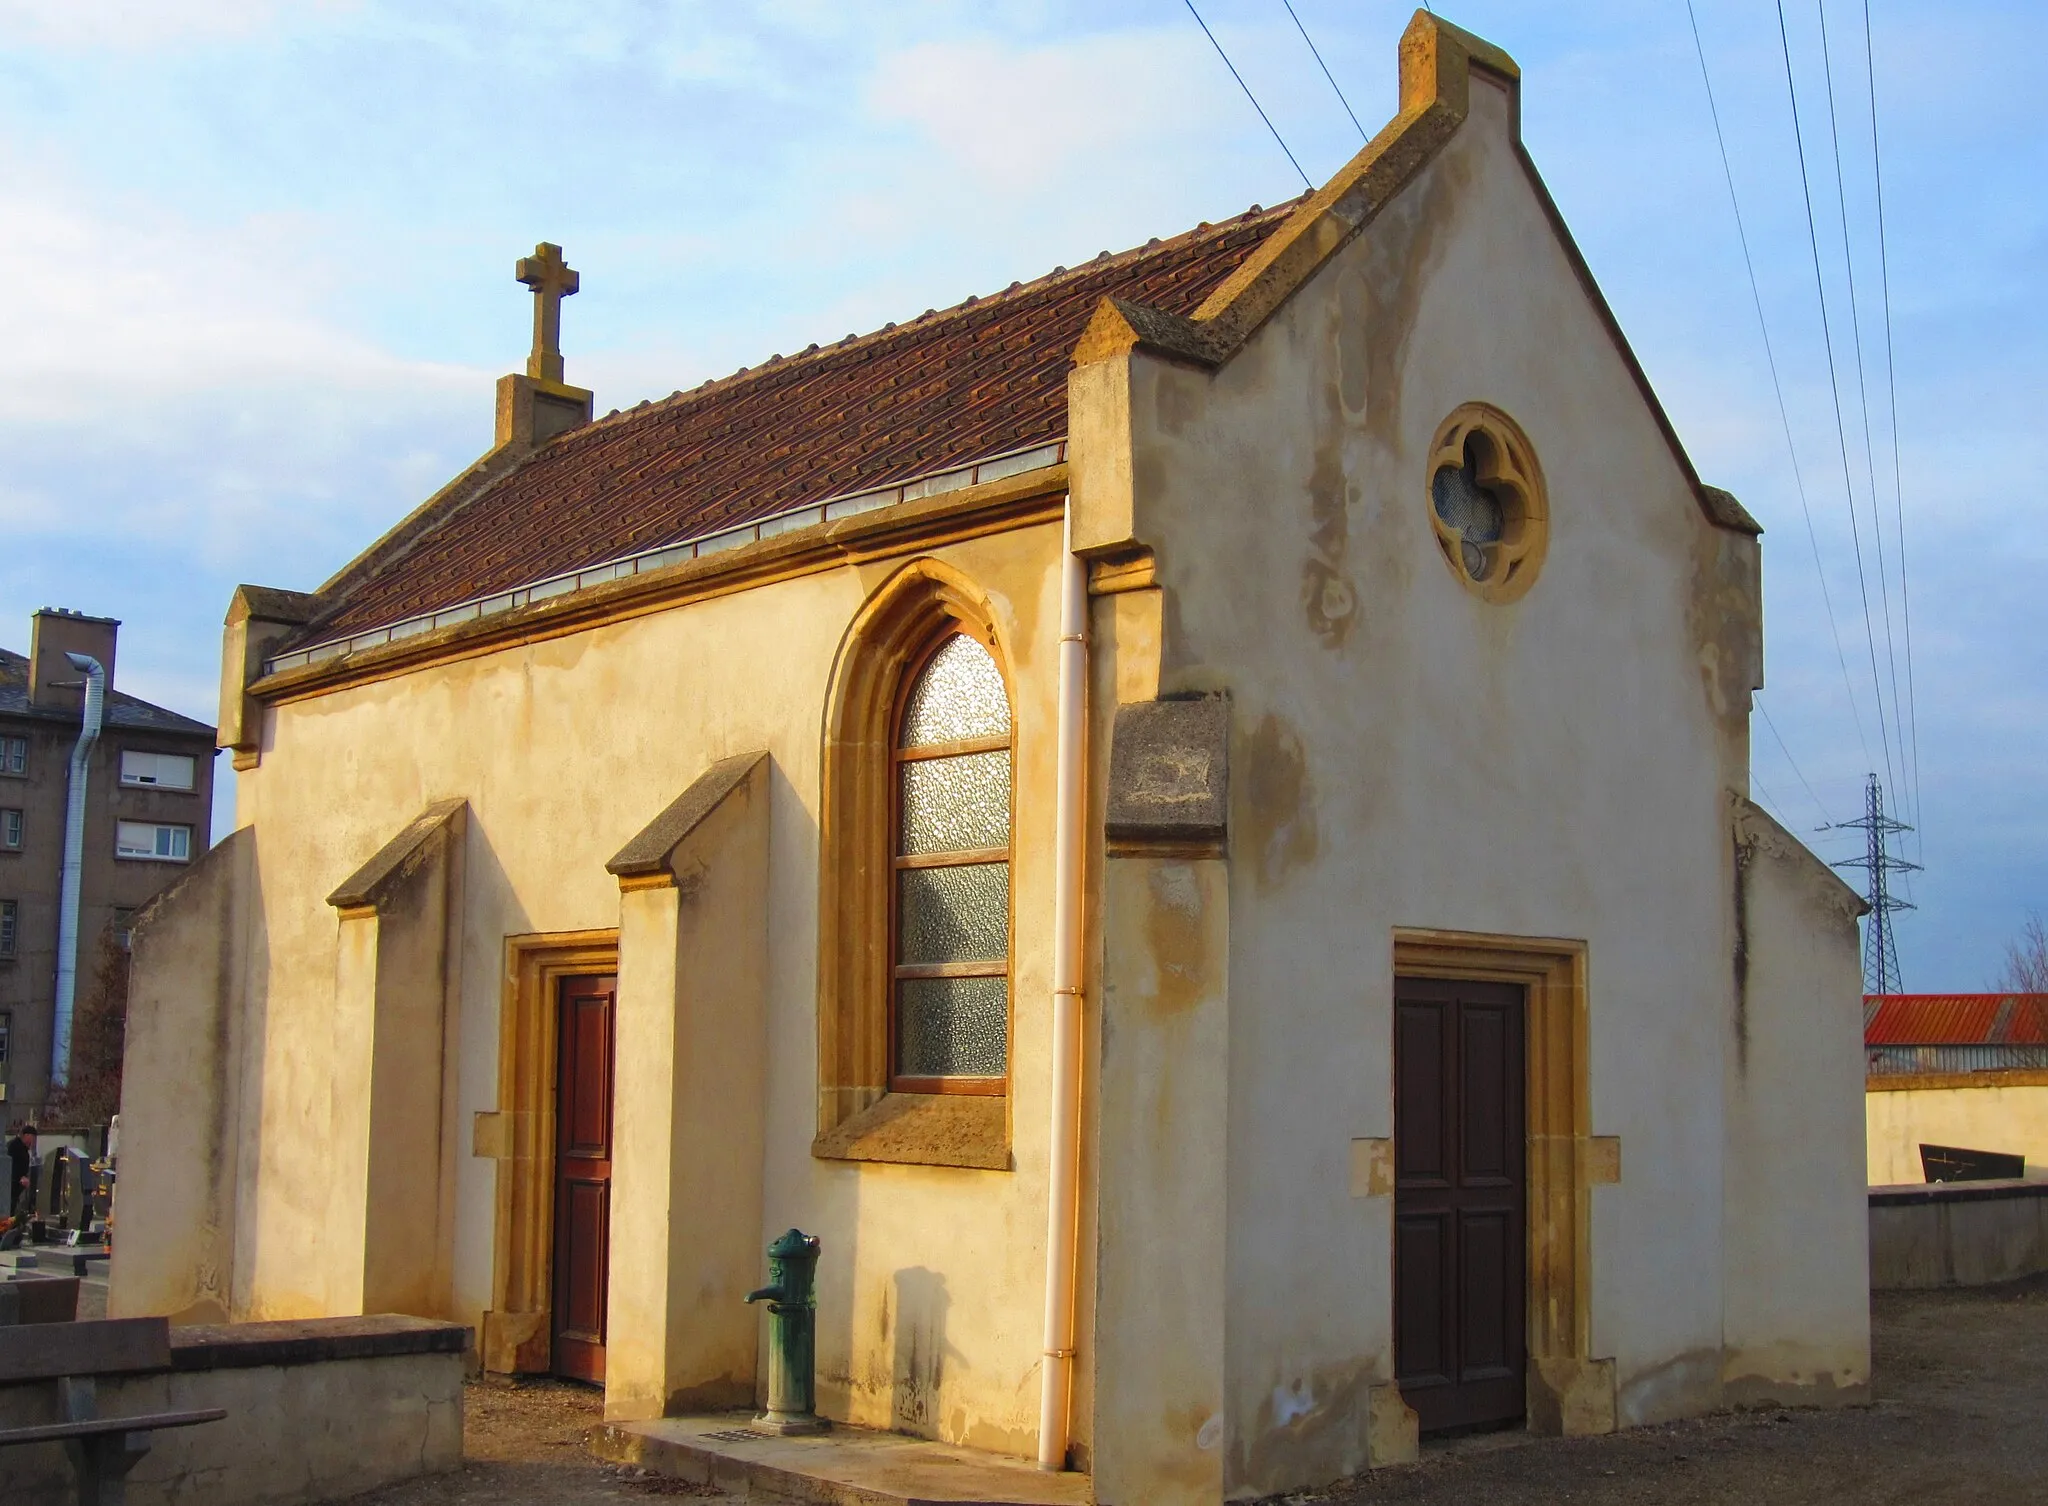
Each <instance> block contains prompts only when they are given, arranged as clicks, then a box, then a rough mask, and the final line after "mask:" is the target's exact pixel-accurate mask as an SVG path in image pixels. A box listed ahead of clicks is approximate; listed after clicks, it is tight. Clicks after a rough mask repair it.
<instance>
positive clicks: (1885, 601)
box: [1814, 0, 1919, 819]
mask: <svg viewBox="0 0 2048 1506" xmlns="http://www.w3.org/2000/svg"><path fill="white" fill-rule="evenodd" d="M1814 9H1815V10H1816V11H1817V12H1818V13H1819V15H1820V61H1821V72H1822V76H1823V77H1825V78H1826V80H1827V88H1828V143H1829V148H1830V150H1831V151H1832V152H1833V154H1834V159H1835V206H1836V209H1837V210H1838V211H1839V217H1840V220H1841V224H1842V261H1843V264H1844V265H1845V266H1846V267H1847V268H1848V273H1849V329H1850V331H1851V333H1852V334H1853V335H1854V336H1855V351H1856V399H1857V402H1858V403H1859V404H1860V405H1861V409H1862V414H1863V473H1864V476H1865V477H1866V479H1867V480H1868V482H1869V485H1870V537H1871V545H1872V547H1873V549H1875V551H1876V553H1877V599H1878V604H1879V606H1880V608H1881V609H1882V611H1883V616H1884V657H1885V667H1886V668H1887V669H1888V670H1889V671H1890V673H1891V682H1892V735H1893V737H1894V739H1895V740H1896V741H1897V742H1898V744H1899V767H1900V768H1901V769H1903V768H1904V767H1905V766H1906V742H1905V727H1904V724H1903V723H1902V722H1901V720H1900V711H1899V650H1898V646H1897V644H1896V642H1895V641H1894V639H1893V637H1892V593H1891V577H1890V576H1889V575H1888V574H1887V573H1886V571H1885V568H1884V522H1883V514H1882V513H1880V512H1879V511H1878V505H1877V461H1876V459H1875V457H1874V456H1873V455H1872V453H1871V447H1870V387H1869V384H1868V383H1867V382H1866V381H1865V380H1864V371H1865V369H1866V366H1865V362H1864V359H1863V314H1862V311H1861V307H1860V304H1859V301H1858V299H1857V297H1856V251H1855V247H1854V246H1853V244H1852V243H1851V242H1850V239H1849V190H1848V188H1847V186H1846V185H1845V184H1844V182H1843V178H1842V126H1841V116H1840V112H1839V111H1837V109H1836V108H1835V63H1834V50H1833V49H1832V48H1831V47H1830V46H1829V45H1828V7H1827V0H1814ZM1850 505H1851V506H1854V505H1855V504H1854V503H1853V502H1852V503H1851V504H1850ZM1879 694H1880V696H1882V694H1883V688H1882V687H1881V686H1880V687H1879ZM1887 754H1889V750H1887ZM1886 766H1887V768H1889V766H1890V764H1889V758H1887V764H1886ZM1918 815H1919V813H1918V812H1917V811H1915V812H1914V816H1915V819H1918Z"/></svg>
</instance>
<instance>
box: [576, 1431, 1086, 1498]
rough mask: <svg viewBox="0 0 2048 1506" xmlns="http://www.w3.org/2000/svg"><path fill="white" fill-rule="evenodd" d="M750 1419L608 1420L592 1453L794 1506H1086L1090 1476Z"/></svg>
mask: <svg viewBox="0 0 2048 1506" xmlns="http://www.w3.org/2000/svg"><path fill="white" fill-rule="evenodd" d="M752 1420H753V1418H752V1414H751V1413H747V1412H726V1413H717V1414H712V1415H708V1416H696V1417H663V1418H658V1419H656V1420H654V1421H651V1422H608V1423H605V1424H604V1425H603V1426H602V1427H600V1428H598V1429H596V1430H595V1431H594V1432H592V1434H591V1435H590V1448H591V1452H592V1453H594V1454H596V1455H598V1456H599V1457H600V1458H603V1459H609V1460H611V1461H612V1462H613V1463H615V1464H636V1465H638V1466H639V1467H640V1468H642V1469H649V1470H653V1471H654V1472H655V1473H657V1474H663V1475H673V1476H675V1477H676V1478H678V1479H682V1480H690V1481H693V1482H695V1483H697V1484H702V1485H716V1486H719V1487H720V1488H721V1489H724V1490H728V1491H731V1492H732V1493H734V1494H736V1495H743V1496H744V1497H745V1498H746V1499H748V1500H760V1501H783V1502H791V1503H798V1506H1089V1503H1090V1502H1092V1501H1093V1500H1094V1499H1095V1493H1094V1490H1093V1488H1092V1482H1091V1481H1090V1480H1089V1478H1088V1476H1086V1475H1077V1474H1054V1473H1051V1472H1049V1471H1045V1470H1040V1469H1038V1468H1036V1467H1035V1466H1033V1465H1032V1464H1031V1463H1030V1462H1029V1461H1027V1460H1023V1459H1012V1458H1008V1457H1006V1456H1004V1455H1001V1454H984V1453H979V1452H977V1451H976V1450H973V1449H964V1448H954V1447H952V1446H951V1445H949V1444H944V1443H928V1442H926V1441H925V1440H923V1439H921V1438H906V1437H904V1436H903V1435H902V1434H900V1433H876V1432H870V1431H869V1430H868V1429H866V1428H850V1427H845V1426H835V1427H833V1429H832V1430H831V1431H830V1432H827V1433H814V1434H811V1435H809V1436H806V1437H800V1438H778V1437H772V1436H770V1435H768V1434H764V1433H757V1432H755V1431H754V1430H753V1428H752V1427H750V1426H749V1424H750V1423H751V1422H752Z"/></svg>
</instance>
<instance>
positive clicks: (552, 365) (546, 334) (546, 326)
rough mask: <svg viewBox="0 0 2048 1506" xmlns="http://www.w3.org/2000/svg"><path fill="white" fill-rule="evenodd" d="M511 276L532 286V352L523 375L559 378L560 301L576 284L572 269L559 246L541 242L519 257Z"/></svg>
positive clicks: (560, 358) (538, 380)
mask: <svg viewBox="0 0 2048 1506" xmlns="http://www.w3.org/2000/svg"><path fill="white" fill-rule="evenodd" d="M512 275H513V276H514V277H516V278H518V279H519V280H520V281H521V282H523V283H525V284H526V285H527V286H528V287H530V288H532V289H533V354H531V355H529V356H528V357H527V358H526V374H527V375H528V376H530V377H532V378H533V379H534V380H535V381H537V382H559V381H561V380H562V300H563V299H564V298H567V297H568V296H569V295H570V294H571V293H573V292H575V291H576V289H577V287H578V286H579V285H580V280H579V279H578V277H577V276H576V269H575V268H574V267H572V266H570V265H569V264H568V263H567V262H565V261H563V260H562V248H561V247H560V246H557V245H555V244H554V243H553V242H551V241H542V242H541V243H540V244H539V245H538V246H535V247H534V248H533V255H531V256H522V257H520V258H519V265H518V266H516V267H514V268H513V269H512Z"/></svg>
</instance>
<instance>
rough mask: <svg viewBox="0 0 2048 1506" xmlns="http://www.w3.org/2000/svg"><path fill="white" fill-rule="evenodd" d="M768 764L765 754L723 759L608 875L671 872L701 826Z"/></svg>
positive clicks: (647, 830) (624, 876)
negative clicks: (678, 852)
mask: <svg viewBox="0 0 2048 1506" xmlns="http://www.w3.org/2000/svg"><path fill="white" fill-rule="evenodd" d="M767 761H768V755H767V753H765V752H760V753H738V754H735V755H734V756H732V757H731V758H721V759H719V760H718V762H717V763H715V764H713V765H712V766H711V767H710V768H708V769H706V770H705V771H704V772H703V773H702V774H699V775H698V776H697V777H696V778H695V779H694V780H692V781H691V783H690V787H689V788H688V789H686V790H684V791H683V792H682V794H680V795H678V796H676V798H675V799H674V800H672V801H670V802H669V805H668V809H666V810H664V811H663V812H662V813H661V814H660V815H658V816H656V817H655V818H654V819H653V820H652V821H650V822H648V823H647V824H646V825H645V826H644V827H642V828H641V829H640V831H639V832H638V833H637V834H636V835H635V836H634V838H633V840H632V841H630V842H628V843H627V844H626V845H625V846H624V847H621V848H620V849H619V851H618V855H617V856H616V857H614V858H613V859H612V860H611V861H610V862H609V863H606V864H605V865H604V866H605V871H606V872H607V873H613V874H617V875H618V876H619V877H620V878H621V879H628V878H652V877H655V876H658V875H663V874H667V873H668V872H670V868H669V862H670V859H671V858H673V857H674V855H675V850H676V849H677V848H678V847H680V846H681V845H682V844H683V841H684V839H685V838H687V837H688V836H689V835H690V833H691V832H693V831H695V830H696V829H697V827H698V825H699V824H700V823H701V822H702V821H703V820H704V818H705V817H706V816H709V815H710V814H711V813H712V812H713V811H715V810H717V809H718V807H719V804H720V803H721V802H722V801H723V800H724V799H725V797H726V796H728V795H730V794H731V793H732V792H733V791H734V790H736V789H738V788H739V787H740V786H741V785H742V784H744V783H745V782H746V781H747V777H748V776H749V775H751V774H752V773H753V772H754V770H755V769H757V768H759V767H760V766H761V765H762V764H764V763H766V762H767Z"/></svg>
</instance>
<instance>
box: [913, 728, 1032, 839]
mask: <svg viewBox="0 0 2048 1506" xmlns="http://www.w3.org/2000/svg"><path fill="white" fill-rule="evenodd" d="M899 767H900V769H901V771H902V781H903V788H902V796H903V815H902V830H901V831H900V832H899V833H898V837H897V840H898V842H899V844H900V845H899V846H898V847H897V851H898V852H903V853H922V852H965V851H968V850H970V849H972V848H976V847H1007V846H1009V845H1010V750H1009V749H1007V748H1002V749H999V750H997V751H996V752H993V753H963V754H961V755H960V756H959V757H957V758H920V759H917V760H916V761H914V762H910V763H905V764H902V765H899Z"/></svg>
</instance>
